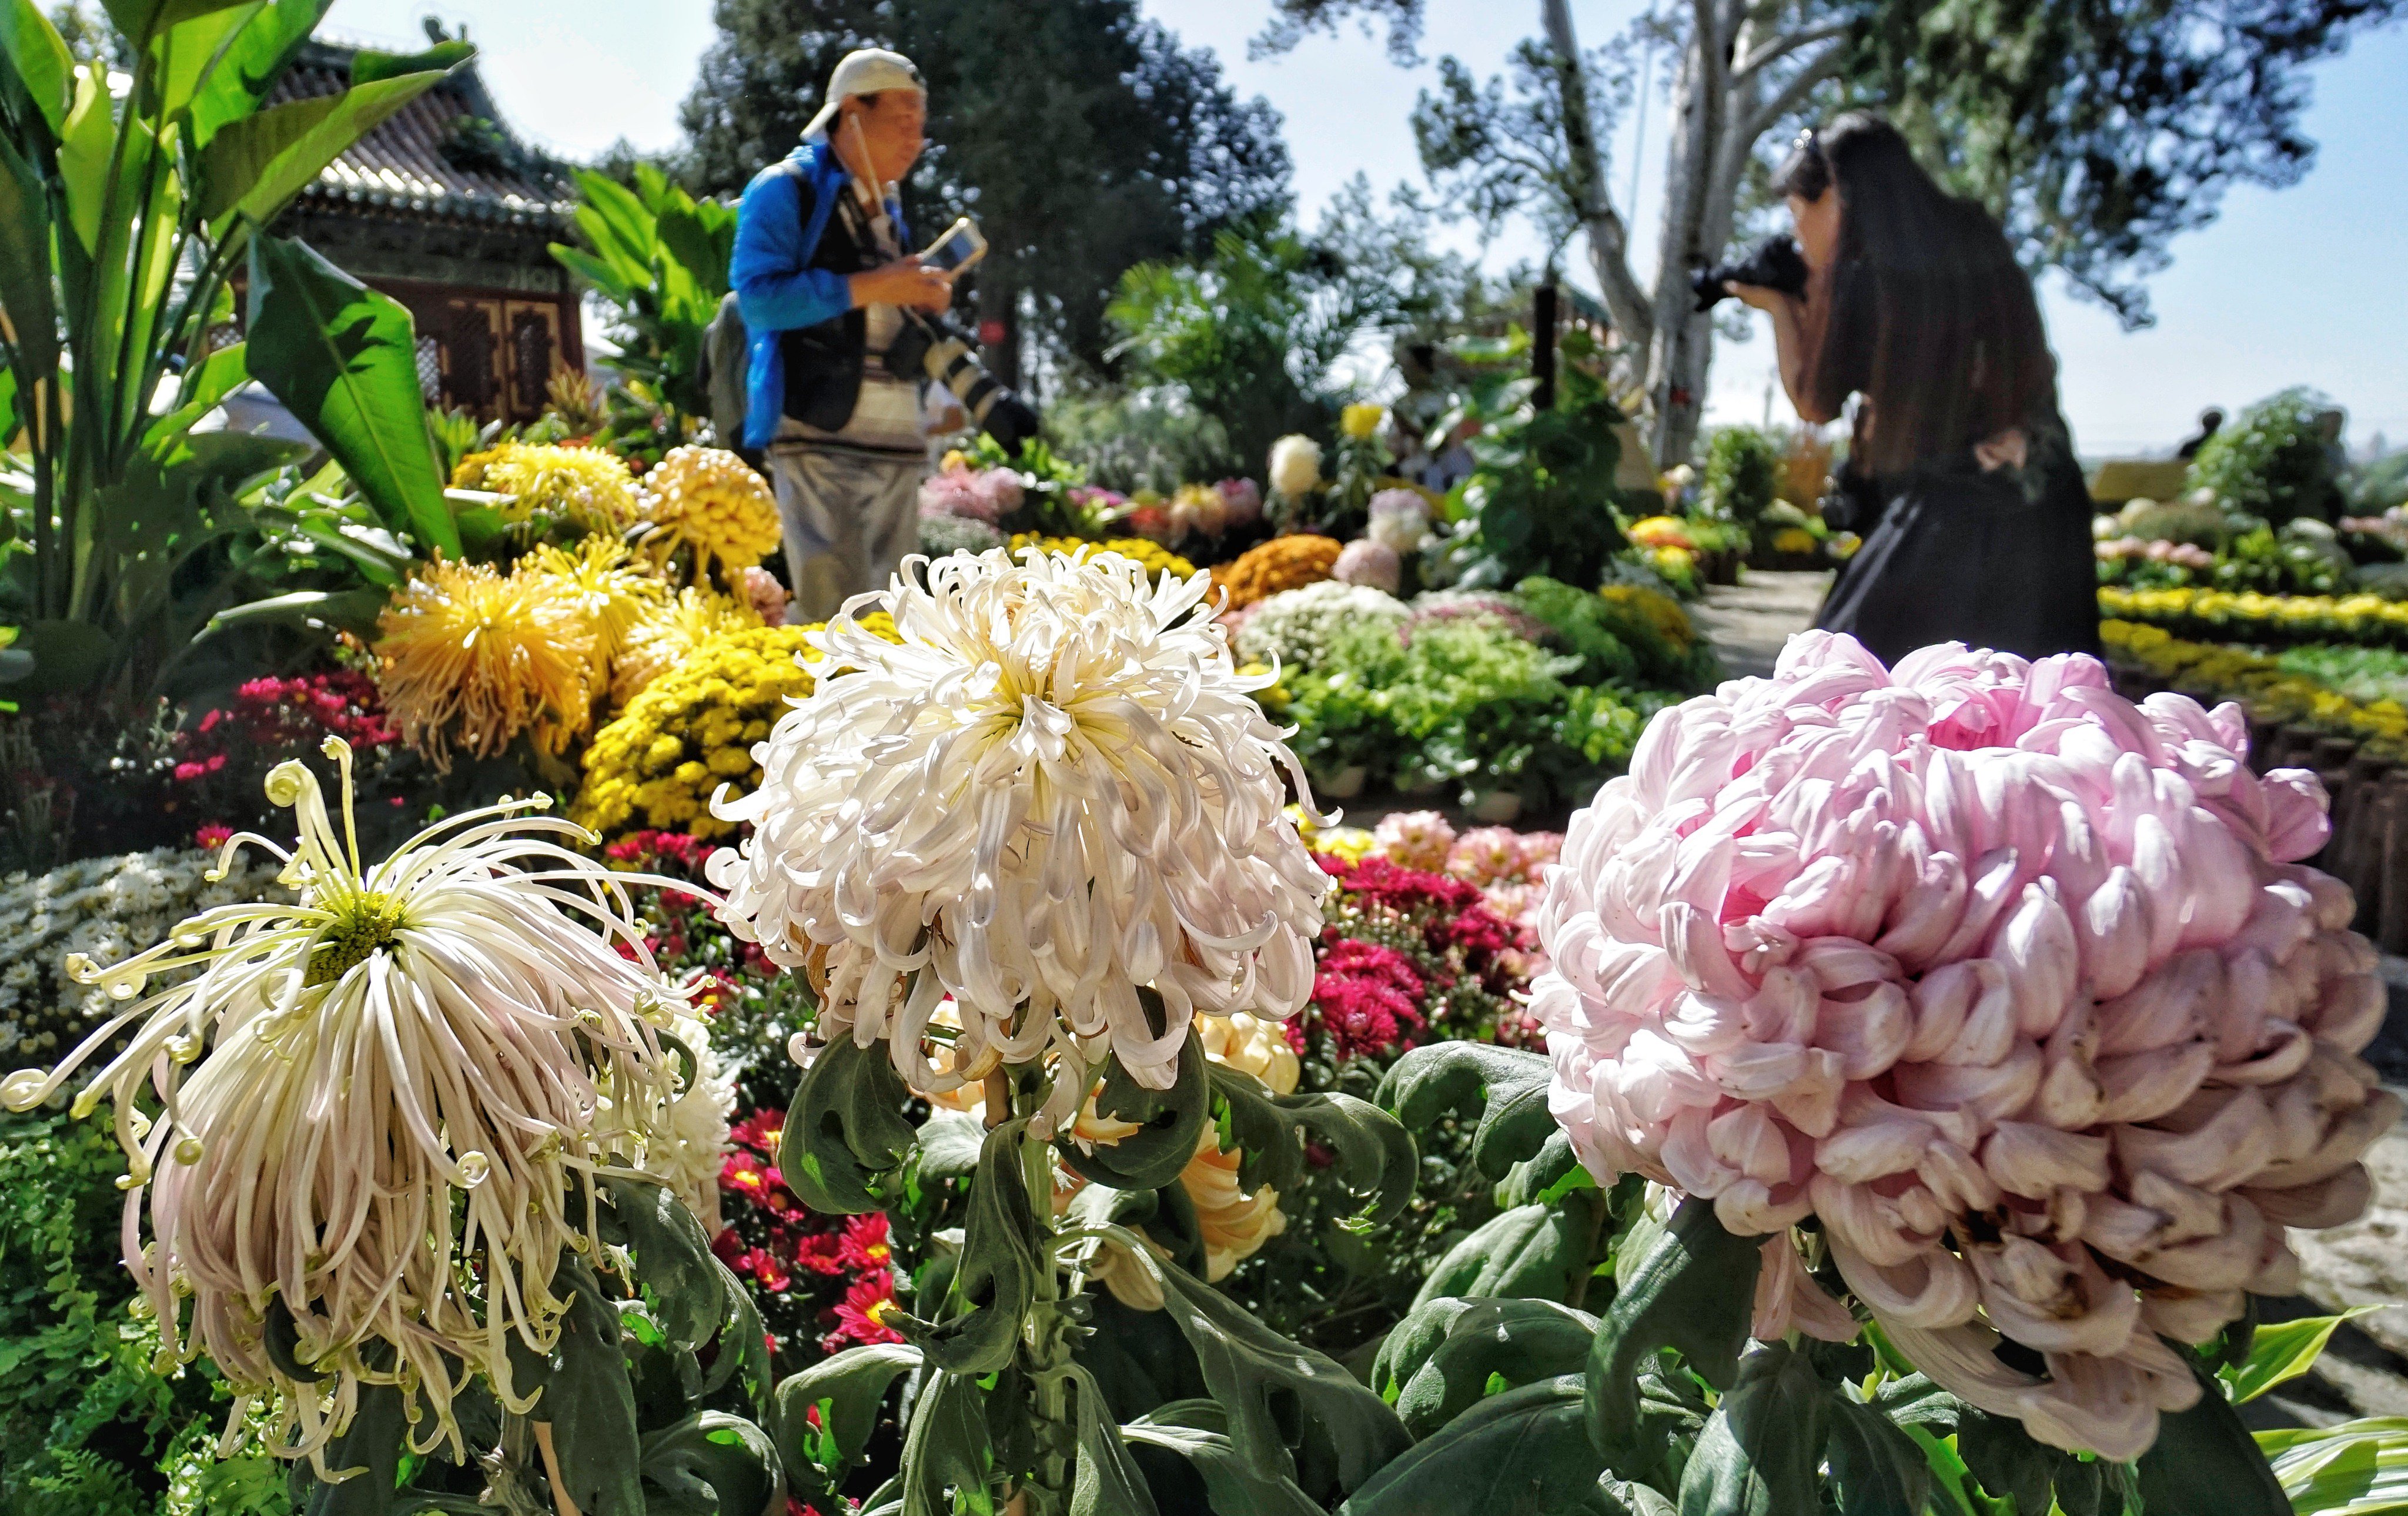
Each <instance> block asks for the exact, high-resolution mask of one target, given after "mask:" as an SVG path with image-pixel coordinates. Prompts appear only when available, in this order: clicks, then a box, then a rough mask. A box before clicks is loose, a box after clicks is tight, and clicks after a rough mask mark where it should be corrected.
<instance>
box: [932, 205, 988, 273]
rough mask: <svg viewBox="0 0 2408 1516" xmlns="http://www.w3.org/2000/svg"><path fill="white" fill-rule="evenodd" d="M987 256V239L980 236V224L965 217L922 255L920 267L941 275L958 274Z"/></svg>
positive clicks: (954, 223) (955, 223)
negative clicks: (930, 269) (933, 270)
mask: <svg viewBox="0 0 2408 1516" xmlns="http://www.w3.org/2000/svg"><path fill="white" fill-rule="evenodd" d="M985 256H986V238H985V237H983V236H980V235H979V229H978V222H974V221H972V220H970V219H969V218H968V216H965V217H963V218H962V219H961V220H960V221H957V222H953V228H952V230H950V231H948V232H946V234H945V235H944V236H940V237H939V238H938V239H937V240H936V242H935V244H934V245H932V246H931V247H930V248H929V249H928V250H927V251H925V252H924V253H922V254H920V266H921V267H923V268H932V269H935V270H936V271H937V272H938V273H939V274H958V273H960V272H961V271H962V270H963V269H965V268H968V267H969V266H970V265H972V264H974V263H977V262H978V261H979V260H980V259H981V258H983V257H985Z"/></svg>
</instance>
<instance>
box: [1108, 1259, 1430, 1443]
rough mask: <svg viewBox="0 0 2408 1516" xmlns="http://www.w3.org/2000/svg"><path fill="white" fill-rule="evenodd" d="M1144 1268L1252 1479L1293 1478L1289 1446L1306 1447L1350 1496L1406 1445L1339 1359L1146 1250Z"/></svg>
mask: <svg viewBox="0 0 2408 1516" xmlns="http://www.w3.org/2000/svg"><path fill="white" fill-rule="evenodd" d="M1140 1263H1142V1264H1144V1265H1145V1266H1148V1267H1149V1268H1151V1269H1152V1270H1153V1271H1154V1276H1155V1278H1156V1279H1158V1280H1160V1281H1161V1283H1162V1295H1163V1309H1164V1310H1165V1311H1167V1312H1168V1314H1169V1316H1170V1319H1171V1321H1172V1322H1173V1323H1176V1324H1177V1325H1178V1327H1179V1330H1180V1331H1181V1333H1183V1335H1184V1336H1185V1337H1186V1338H1187V1345H1188V1346H1189V1347H1190V1348H1192V1349H1194V1350H1195V1352H1196V1361H1197V1367H1198V1368H1199V1369H1200V1370H1201V1371H1202V1373H1203V1376H1204V1383H1205V1386H1206V1388H1208V1389H1209V1390H1211V1394H1212V1398H1213V1399H1214V1400H1215V1401H1217V1402H1219V1403H1220V1405H1221V1406H1222V1407H1223V1409H1226V1411H1227V1412H1228V1416H1229V1437H1230V1440H1231V1441H1232V1442H1234V1443H1235V1444H1236V1445H1237V1447H1238V1450H1239V1451H1240V1452H1241V1453H1242V1454H1244V1456H1245V1458H1246V1464H1247V1467H1248V1468H1249V1469H1250V1470H1251V1471H1252V1472H1253V1473H1254V1477H1255V1478H1256V1479H1260V1480H1276V1479H1293V1478H1295V1475H1296V1459H1295V1455H1294V1452H1292V1448H1293V1447H1294V1446H1303V1447H1305V1448H1307V1449H1308V1450H1309V1451H1310V1452H1312V1455H1313V1459H1314V1461H1315V1463H1316V1464H1317V1465H1320V1466H1327V1467H1330V1468H1332V1469H1333V1470H1334V1472H1335V1476H1336V1480H1337V1483H1338V1486H1339V1488H1340V1489H1341V1490H1353V1489H1355V1487H1357V1486H1358V1485H1360V1484H1361V1483H1362V1482H1363V1481H1364V1480H1366V1479H1369V1477H1370V1476H1371V1474H1372V1472H1373V1471H1374V1470H1376V1469H1377V1468H1379V1467H1380V1466H1382V1465H1383V1464H1384V1463H1386V1462H1387V1461H1388V1460H1389V1459H1390V1458H1392V1457H1394V1456H1396V1454H1398V1452H1402V1451H1403V1450H1404V1448H1405V1446H1406V1445H1407V1444H1408V1443H1409V1442H1411V1441H1412V1438H1411V1437H1408V1436H1407V1435H1406V1432H1405V1428H1404V1423H1402V1422H1400V1421H1398V1419H1397V1413H1396V1412H1395V1411H1393V1410H1390V1409H1388V1407H1387V1404H1386V1402H1384V1401H1383V1400H1382V1399H1381V1398H1380V1397H1379V1396H1378V1395H1375V1394H1372V1393H1371V1392H1370V1391H1369V1390H1368V1389H1366V1388H1365V1387H1364V1386H1363V1384H1362V1383H1361V1381H1359V1380H1356V1379H1355V1377H1354V1376H1353V1375H1351V1374H1349V1373H1347V1372H1346V1370H1345V1369H1344V1368H1342V1367H1340V1366H1339V1364H1338V1363H1337V1361H1336V1360H1334V1359H1332V1358H1330V1357H1328V1356H1327V1355H1326V1354H1325V1353H1322V1352H1316V1351H1315V1350H1313V1349H1312V1348H1308V1347H1305V1346H1303V1345H1302V1344H1301V1343H1297V1342H1292V1341H1290V1340H1288V1339H1287V1338H1286V1337H1282V1336H1280V1335H1279V1334H1278V1333H1277V1332H1274V1331H1272V1330H1271V1329H1270V1328H1269V1327H1268V1326H1265V1325H1264V1324H1263V1323H1261V1322H1259V1321H1257V1320H1255V1319H1254V1315H1253V1313H1252V1312H1250V1311H1248V1310H1247V1309H1245V1308H1244V1307H1243V1306H1240V1305H1239V1304H1238V1303H1237V1302H1236V1301H1234V1300H1231V1299H1230V1298H1229V1297H1228V1296H1227V1295H1225V1294H1222V1293H1221V1292H1220V1291H1218V1290H1215V1289H1213V1288H1212V1287H1211V1286H1210V1285H1208V1284H1206V1283H1204V1281H1202V1280H1198V1279H1197V1278H1196V1277H1194V1276H1193V1275H1191V1274H1189V1273H1187V1272H1186V1271H1185V1270H1184V1269H1182V1268H1180V1267H1178V1266H1176V1265H1173V1264H1167V1263H1164V1262H1162V1261H1161V1260H1159V1259H1156V1258H1154V1257H1153V1255H1152V1254H1150V1253H1148V1254H1145V1255H1144V1256H1143V1257H1142V1258H1140ZM1291 1431H1293V1433H1294V1436H1293V1437H1292V1436H1291Z"/></svg>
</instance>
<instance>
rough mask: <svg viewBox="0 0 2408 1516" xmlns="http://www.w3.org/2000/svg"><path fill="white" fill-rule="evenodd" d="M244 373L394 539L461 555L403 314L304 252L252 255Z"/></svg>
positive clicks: (259, 247) (264, 250) (269, 240)
mask: <svg viewBox="0 0 2408 1516" xmlns="http://www.w3.org/2000/svg"><path fill="white" fill-rule="evenodd" d="M248 346H249V353H250V356H249V363H250V366H251V373H252V374H253V375H255V376H257V377H258V379H259V381H260V382H261V383H263V384H265V385H266V386H267V388H268V389H269V390H270V391H271V392H273V393H275V395H276V398H278V399H279V400H281V401H283V402H284V404H285V407H286V408H288V409H290V410H291V411H292V412H293V414H294V417H295V418H297V419H298V420H299V421H300V422H301V423H302V424H303V425H304V426H307V427H308V429H309V431H310V434H311V435H312V436H316V437H317V438H318V440H319V441H321V442H322V443H324V444H325V447H326V451H329V452H331V453H333V454H334V455H335V461H336V462H337V463H339V464H341V465H343V472H344V473H346V474H348V475H350V476H351V481H352V482H353V483H355V484H357V485H358V486H359V488H360V493H362V494H363V495H365V496H366V498H367V500H368V502H369V504H371V505H372V506H374V507H375V508H376V509H377V510H378V512H379V513H380V515H381V516H382V517H383V518H384V521H385V524H386V525H388V526H391V527H394V529H396V530H401V529H405V528H406V529H407V530H409V532H410V534H411V535H412V536H415V537H417V539H418V543H419V546H420V547H422V548H423V549H426V550H428V551H441V552H443V553H446V554H448V555H450V556H452V557H455V558H456V557H457V556H459V553H460V537H459V534H458V533H457V532H455V531H454V530H453V529H452V513H451V510H450V509H449V508H447V507H446V506H445V505H444V502H443V479H442V476H441V475H440V474H438V473H437V471H436V464H435V446H434V443H433V441H432V440H431V439H430V438H429V437H428V436H427V431H426V402H425V398H424V395H423V393H422V392H421V391H420V389H419V383H418V355H417V343H416V341H415V339H414V337H413V336H412V334H411V329H410V323H409V311H407V310H405V309H403V308H402V307H400V306H399V305H398V304H396V303H395V302H394V300H392V299H391V298H390V297H388V296H385V295H381V294H379V293H376V292H375V291H373V290H371V289H369V288H368V287H367V286H366V285H365V284H362V283H360V282H359V280H357V279H353V278H351V276H350V275H349V274H346V273H344V272H343V271H342V270H341V269H339V268H337V267H336V266H335V265H332V264H330V263H328V262H326V260H325V259H323V258H322V257H320V256H319V255H318V254H317V253H316V252H315V251H313V250H310V249H309V248H308V246H307V245H305V244H303V243H300V242H292V241H287V240H285V239H283V238H281V237H271V236H262V237H258V238H256V239H254V240H253V241H252V243H251V328H250V342H249V344H248Z"/></svg>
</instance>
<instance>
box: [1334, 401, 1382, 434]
mask: <svg viewBox="0 0 2408 1516" xmlns="http://www.w3.org/2000/svg"><path fill="white" fill-rule="evenodd" d="M1387 419H1388V408H1387V407H1385V406H1380V405H1362V406H1348V407H1347V408H1345V409H1343V410H1341V411H1340V412H1339V413H1338V429H1339V430H1340V431H1341V432H1343V433H1345V434H1346V435H1347V436H1350V437H1353V438H1354V439H1355V441H1357V442H1363V441H1367V440H1369V438H1371V437H1373V436H1378V435H1379V431H1380V423H1381V422H1383V421H1386V420H1387Z"/></svg>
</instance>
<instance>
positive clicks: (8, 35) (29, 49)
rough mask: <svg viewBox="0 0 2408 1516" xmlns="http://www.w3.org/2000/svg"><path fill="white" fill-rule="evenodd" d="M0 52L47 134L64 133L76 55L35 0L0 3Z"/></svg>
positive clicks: (72, 96)
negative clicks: (40, 119)
mask: <svg viewBox="0 0 2408 1516" xmlns="http://www.w3.org/2000/svg"><path fill="white" fill-rule="evenodd" d="M0 54H5V55H6V56H7V60H8V66H9V68H10V69H11V70H12V71H14V72H15V74H16V76H17V82H18V83H19V84H21V85H22V86H24V90H25V93H26V95H27V97H29V98H30V99H31V100H32V101H33V102H34V108H35V109H36V110H38V111H40V112H41V115H42V120H43V121H44V122H48V123H49V124H50V135H51V136H65V124H66V119H67V106H68V104H69V102H71V101H72V100H74V98H75V58H74V56H73V55H72V54H70V53H69V52H68V51H67V44H66V39H65V37H62V36H59V29H58V28H57V27H55V26H52V25H51V24H50V18H49V17H47V16H45V15H43V14H42V7H39V6H37V5H36V4H35V3H34V0H5V4H0ZM11 308H14V307H11Z"/></svg>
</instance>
